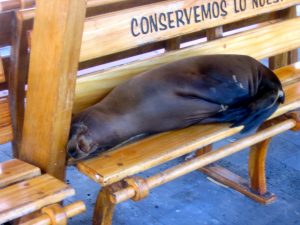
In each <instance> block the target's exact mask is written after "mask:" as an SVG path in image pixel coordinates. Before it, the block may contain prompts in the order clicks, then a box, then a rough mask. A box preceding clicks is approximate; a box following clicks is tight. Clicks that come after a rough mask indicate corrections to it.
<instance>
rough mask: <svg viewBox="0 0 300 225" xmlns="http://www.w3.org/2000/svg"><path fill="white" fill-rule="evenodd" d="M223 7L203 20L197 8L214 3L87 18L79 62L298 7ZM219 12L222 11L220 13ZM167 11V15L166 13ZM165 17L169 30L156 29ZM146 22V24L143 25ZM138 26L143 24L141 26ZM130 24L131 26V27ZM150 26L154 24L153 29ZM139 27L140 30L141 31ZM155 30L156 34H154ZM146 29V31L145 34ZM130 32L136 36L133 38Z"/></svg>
mask: <svg viewBox="0 0 300 225" xmlns="http://www.w3.org/2000/svg"><path fill="white" fill-rule="evenodd" d="M223 3H225V2H223ZM225 4H226V6H225V5H224V4H222V2H219V3H218V5H220V6H219V7H220V8H219V10H220V11H219V14H218V15H219V16H215V17H216V18H214V17H213V16H212V11H211V10H207V12H208V15H207V16H206V17H205V16H203V18H202V15H201V14H202V13H201V12H202V9H201V8H200V7H202V6H203V7H205V8H206V9H208V7H209V6H210V7H211V9H212V8H213V7H215V4H213V3H212V1H211V0H196V1H195V0H173V1H163V2H158V3H153V4H148V5H144V6H139V7H134V8H130V9H125V10H120V11H117V12H113V13H107V14H103V15H100V16H96V17H93V18H91V19H88V20H87V21H86V22H85V25H84V33H83V38H82V45H81V53H80V61H86V60H90V59H93V58H97V57H101V56H105V55H109V54H112V53H117V52H120V51H124V50H128V49H131V48H135V47H138V46H142V45H144V44H146V43H152V42H157V41H162V40H167V39H170V38H174V37H177V36H181V35H186V34H189V33H194V32H196V31H200V30H204V29H207V28H211V27H217V26H221V25H224V24H228V23H232V22H235V21H239V20H242V19H246V18H249V17H253V16H257V15H261V14H264V13H269V12H272V11H277V10H281V9H284V8H288V7H291V6H293V5H296V4H299V0H285V1H278V2H277V3H273V4H265V5H264V7H260V6H258V7H256V5H255V4H254V1H253V0H246V1H245V5H247V9H246V10H245V11H240V12H238V13H236V12H235V7H234V1H227V3H225ZM212 5H213V6H212ZM191 9H192V10H191ZM221 9H222V10H224V12H223V13H222V12H221ZM183 10H186V13H187V14H190V15H191V16H190V20H189V21H190V22H189V23H188V22H187V19H186V17H185V16H184V13H183ZM190 10H191V11H190ZM175 11H180V12H181V13H182V14H183V15H182V17H181V18H182V21H183V22H184V23H185V24H184V25H182V23H181V24H180V23H179V24H178V21H180V20H177V19H176V18H177V17H178V13H177V14H176V13H175ZM225 11H226V16H224V17H222V16H221V15H222V14H225ZM168 12H169V14H167V13H168ZM194 12H197V14H198V15H199V16H198V17H197V19H195V14H194ZM209 14H211V15H209ZM150 16H152V22H150V18H149V17H150ZM164 16H165V20H164V19H163V20H162V21H161V18H164ZM142 18H144V19H143V20H142V21H143V22H141V19H142ZM146 18H148V19H146ZM167 18H170V19H171V21H173V22H170V26H171V27H172V28H168V29H164V30H160V28H163V26H162V25H160V21H161V22H162V23H165V24H168V23H167V20H168V19H167ZM133 19H135V20H133ZM145 19H146V20H145ZM147 20H148V23H147V22H145V21H147ZM200 20H201V21H200ZM133 21H135V22H133ZM141 23H142V24H143V25H141ZM132 24H134V25H133V26H132ZM137 24H139V25H137ZM151 24H156V27H155V25H151ZM150 27H151V28H152V29H151V30H152V32H150ZM141 28H143V31H142V30H141ZM155 29H156V30H157V31H155ZM131 30H133V31H131ZM147 30H149V31H148V32H147ZM132 32H133V33H134V35H138V36H134V35H133V34H132ZM142 32H144V33H145V34H143V33H142Z"/></svg>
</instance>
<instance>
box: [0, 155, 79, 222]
mask: <svg viewBox="0 0 300 225" xmlns="http://www.w3.org/2000/svg"><path fill="white" fill-rule="evenodd" d="M0 168H1V172H0V184H1V186H2V187H3V185H4V184H6V185H7V184H12V183H15V182H16V181H20V180H24V179H26V180H24V181H21V182H18V183H15V184H12V185H10V186H6V187H4V188H2V189H0V224H2V223H5V222H7V221H10V220H13V219H16V218H19V217H22V216H24V215H27V214H29V213H32V212H35V211H37V210H39V209H41V208H43V207H44V206H48V205H51V204H54V203H57V202H60V201H62V200H64V199H65V198H67V197H69V196H71V195H74V193H75V191H74V189H73V188H71V187H70V186H68V185H67V184H65V183H64V182H62V181H60V180H58V179H56V178H54V177H52V176H50V175H48V174H44V175H40V170H39V168H37V167H34V166H31V165H29V164H27V163H25V162H22V161H20V160H16V159H13V160H10V161H7V162H4V163H0ZM21 171H22V172H21ZM22 174H23V176H22ZM29 177H31V178H29Z"/></svg>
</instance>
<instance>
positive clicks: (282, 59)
mask: <svg viewBox="0 0 300 225" xmlns="http://www.w3.org/2000/svg"><path fill="white" fill-rule="evenodd" d="M278 17H279V18H282V19H289V18H295V17H297V6H293V7H290V8H287V9H285V10H282V11H280V12H278ZM297 61H298V50H297V49H293V50H292V51H288V52H283V53H281V54H278V55H275V56H272V57H270V58H269V67H270V69H272V70H274V69H278V68H281V67H284V66H286V65H289V64H292V63H295V62H297Z"/></svg>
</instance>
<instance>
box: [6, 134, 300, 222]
mask: <svg viewBox="0 0 300 225" xmlns="http://www.w3.org/2000/svg"><path fill="white" fill-rule="evenodd" d="M234 140H235V139H234V138H230V139H227V140H225V141H223V142H220V143H217V144H216V147H218V146H220V145H223V144H225V143H229V142H232V141H234ZM10 148H11V146H10V144H6V145H0V152H1V153H0V154H1V155H0V161H4V160H7V159H9V158H10ZM247 153H248V150H245V151H243V152H240V153H237V154H235V155H232V156H230V157H228V158H226V159H224V160H222V161H221V162H220V163H221V164H222V165H224V166H226V167H227V168H229V169H231V170H233V171H235V172H236V173H238V174H240V175H242V176H244V177H246V175H247ZM183 160H184V158H183V157H182V158H180V159H178V160H175V161H172V162H170V163H168V165H164V166H159V167H156V168H154V169H152V170H150V171H148V172H147V173H144V174H142V176H148V175H150V174H153V173H156V172H159V171H161V170H164V169H166V168H167V167H170V166H172V165H174V164H175V163H177V162H179V161H183ZM67 182H68V183H69V184H70V185H71V186H72V187H74V188H75V189H76V193H77V194H76V196H75V197H72V198H70V199H69V200H68V202H70V201H75V200H79V199H81V200H83V201H84V202H85V203H86V205H87V212H86V213H84V214H82V215H80V216H77V217H74V218H73V219H71V221H70V223H69V224H72V225H89V224H91V219H92V212H93V207H94V205H95V199H96V196H97V193H98V191H99V189H100V187H99V185H97V184H96V183H95V182H93V181H91V180H90V179H88V178H87V177H85V176H84V175H82V174H80V173H79V172H78V171H77V169H76V168H75V167H69V168H68V169H67ZM267 183H268V189H269V191H271V192H273V193H275V194H276V195H277V197H278V199H277V201H276V202H275V203H273V204H270V205H261V204H258V203H256V202H254V201H252V200H250V199H248V198H247V197H245V196H243V195H242V194H240V193H238V192H236V191H234V190H232V189H229V188H226V187H222V186H219V185H216V184H215V183H212V182H211V181H209V180H208V179H207V178H206V176H205V175H203V174H201V173H200V172H192V173H190V174H188V175H186V176H183V177H181V178H179V179H177V180H175V181H172V182H170V183H168V184H165V185H163V186H160V187H158V188H156V189H153V190H152V191H151V194H150V195H149V197H148V198H146V199H144V200H142V201H140V202H133V201H131V200H130V201H127V202H124V203H121V204H120V205H118V206H117V209H116V213H115V216H114V219H113V224H114V225H123V224H124V225H125V224H126V225H175V224H176V225H300V132H296V133H294V132H286V133H284V134H281V135H279V136H277V137H275V138H274V139H273V141H272V143H271V148H270V150H269V154H268V159H267Z"/></svg>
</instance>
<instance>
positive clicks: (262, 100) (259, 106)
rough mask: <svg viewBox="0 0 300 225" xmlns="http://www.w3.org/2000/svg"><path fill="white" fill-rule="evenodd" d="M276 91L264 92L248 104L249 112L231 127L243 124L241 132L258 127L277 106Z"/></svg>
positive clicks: (277, 95) (277, 97)
mask: <svg viewBox="0 0 300 225" xmlns="http://www.w3.org/2000/svg"><path fill="white" fill-rule="evenodd" d="M278 100H279V94H278V91H274V90H273V91H271V92H266V93H265V94H263V95H262V96H258V97H257V99H256V100H255V101H253V102H251V103H250V104H249V106H248V107H249V109H250V113H249V114H247V115H245V116H244V117H243V118H241V119H240V120H238V121H236V122H235V123H234V124H233V125H232V126H231V127H237V126H240V125H244V126H245V127H244V129H243V130H242V133H245V132H247V131H250V130H252V129H253V128H255V127H258V126H259V125H260V124H261V123H262V122H263V121H265V120H266V119H267V118H268V117H269V116H271V115H272V114H273V113H274V112H275V111H276V109H277V108H278V106H279V101H278Z"/></svg>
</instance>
